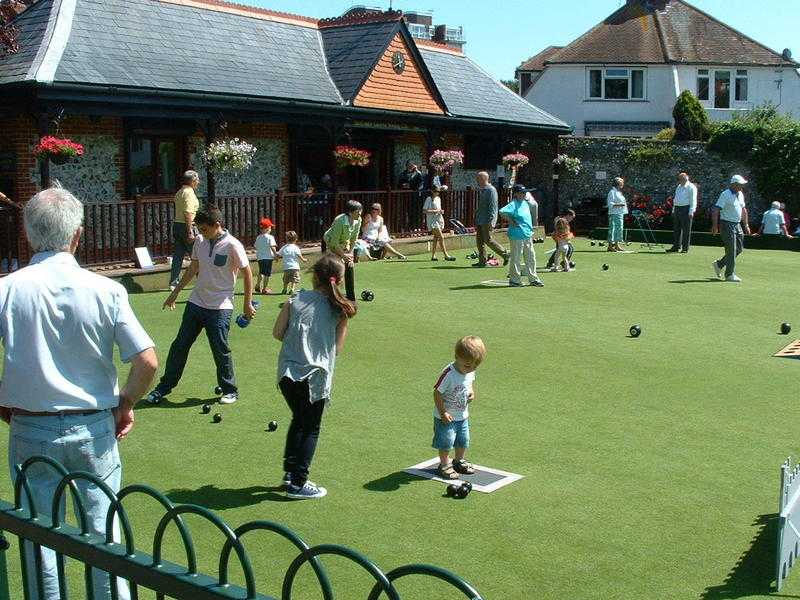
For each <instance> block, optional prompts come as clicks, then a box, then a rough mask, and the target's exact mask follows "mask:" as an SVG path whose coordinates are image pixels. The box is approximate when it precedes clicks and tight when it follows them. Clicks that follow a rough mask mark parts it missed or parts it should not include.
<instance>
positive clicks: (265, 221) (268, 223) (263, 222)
mask: <svg viewBox="0 0 800 600" xmlns="http://www.w3.org/2000/svg"><path fill="white" fill-rule="evenodd" d="M260 225H261V227H272V220H271V219H270V218H269V217H264V218H263V219H261V221H260Z"/></svg>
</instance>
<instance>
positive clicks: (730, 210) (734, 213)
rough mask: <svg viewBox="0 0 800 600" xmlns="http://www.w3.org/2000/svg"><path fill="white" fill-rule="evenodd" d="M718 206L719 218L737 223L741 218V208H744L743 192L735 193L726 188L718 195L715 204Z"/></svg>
mask: <svg viewBox="0 0 800 600" xmlns="http://www.w3.org/2000/svg"><path fill="white" fill-rule="evenodd" d="M715 206H716V207H717V208H719V218H720V219H722V220H723V221H730V222H731V223H739V222H740V221H741V220H742V209H743V208H744V194H743V193H742V192H736V193H735V194H734V193H733V192H732V191H731V190H730V188H728V189H727V190H725V191H724V192H722V193H721V194H720V195H719V200H717V203H716V204H715Z"/></svg>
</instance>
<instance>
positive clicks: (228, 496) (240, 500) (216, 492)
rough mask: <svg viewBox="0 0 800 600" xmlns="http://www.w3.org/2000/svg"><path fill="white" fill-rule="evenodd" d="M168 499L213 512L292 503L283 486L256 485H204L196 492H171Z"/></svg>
mask: <svg viewBox="0 0 800 600" xmlns="http://www.w3.org/2000/svg"><path fill="white" fill-rule="evenodd" d="M167 497H168V498H169V499H170V500H172V501H173V502H175V503H178V504H199V505H200V506H205V507H206V508H210V509H212V510H225V509H228V508H241V507H243V506H252V505H253V504H258V503H260V502H264V501H265V500H266V501H271V502H292V501H293V500H292V499H291V498H287V497H286V496H285V495H284V493H283V487H282V486H269V487H267V486H263V485H254V486H250V487H244V488H239V489H234V488H218V487H217V486H215V485H204V486H202V487H199V488H197V489H196V490H191V489H186V488H179V489H174V490H169V491H168V492H167Z"/></svg>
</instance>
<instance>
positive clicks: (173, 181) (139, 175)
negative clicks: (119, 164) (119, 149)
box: [128, 135, 183, 196]
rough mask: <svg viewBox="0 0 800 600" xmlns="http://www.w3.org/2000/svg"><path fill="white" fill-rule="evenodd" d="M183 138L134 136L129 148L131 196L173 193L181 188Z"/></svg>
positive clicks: (129, 189)
mask: <svg viewBox="0 0 800 600" xmlns="http://www.w3.org/2000/svg"><path fill="white" fill-rule="evenodd" d="M182 152H183V143H182V139H181V138H171V137H157V136H144V135H135V136H132V137H131V138H130V144H129V146H128V169H129V171H128V193H129V194H130V195H131V196H136V195H138V194H142V195H152V194H172V193H174V192H175V190H177V189H178V182H179V171H180V169H181V163H182Z"/></svg>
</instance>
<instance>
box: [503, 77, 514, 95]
mask: <svg viewBox="0 0 800 600" xmlns="http://www.w3.org/2000/svg"><path fill="white" fill-rule="evenodd" d="M500 83H502V84H503V85H504V86H506V87H507V88H508V89H510V90H511V91H512V92H514V93H515V94H519V81H517V80H516V79H501V80H500Z"/></svg>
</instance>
